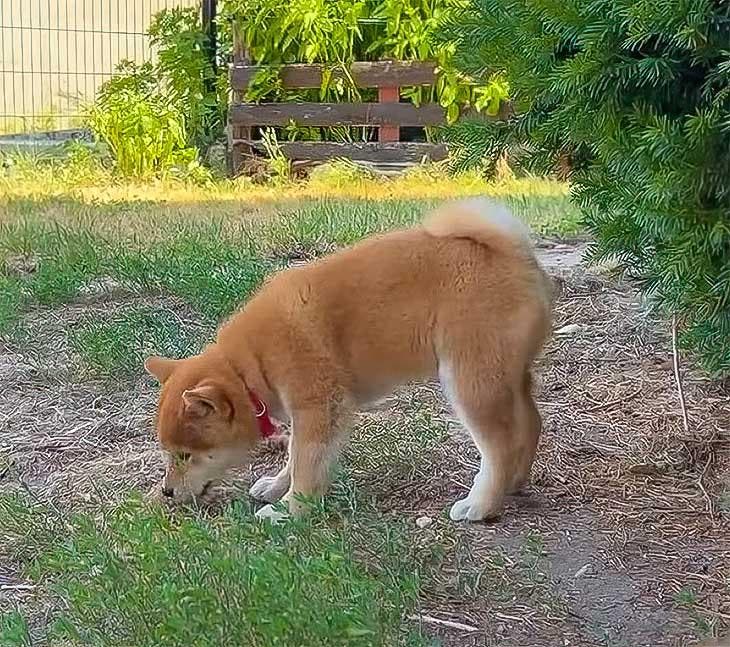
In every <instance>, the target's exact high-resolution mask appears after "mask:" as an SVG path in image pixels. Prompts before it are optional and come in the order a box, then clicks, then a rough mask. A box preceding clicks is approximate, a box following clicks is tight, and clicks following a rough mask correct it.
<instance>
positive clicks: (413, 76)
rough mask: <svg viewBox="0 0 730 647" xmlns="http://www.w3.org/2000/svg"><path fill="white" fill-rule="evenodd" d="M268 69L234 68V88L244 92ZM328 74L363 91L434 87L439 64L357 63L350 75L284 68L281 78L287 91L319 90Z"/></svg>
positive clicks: (341, 71)
mask: <svg viewBox="0 0 730 647" xmlns="http://www.w3.org/2000/svg"><path fill="white" fill-rule="evenodd" d="M262 69H268V67H266V66H259V65H245V64H236V65H234V66H233V67H232V68H231V88H232V89H233V90H238V91H241V92H245V91H246V89H247V88H248V86H249V83H250V82H251V79H253V78H254V76H256V74H257V73H258V72H259V71H260V70H262ZM326 71H328V72H329V73H330V74H331V80H336V79H344V80H345V81H350V79H352V81H353V82H354V83H355V85H356V86H358V87H360V88H379V87H386V86H409V85H411V86H412V85H431V84H432V83H433V82H434V81H435V80H436V63H433V62H422V61H376V62H357V63H353V64H352V65H351V66H350V69H349V73H348V72H346V71H345V70H344V69H343V68H342V67H331V66H330V67H325V66H324V65H317V64H295V65H294V64H293V65H282V66H281V67H280V68H279V69H278V73H279V78H280V79H281V83H282V85H283V86H284V87H285V88H295V89H296V88H300V89H305V88H320V87H322V78H323V74H324V73H325V72H326Z"/></svg>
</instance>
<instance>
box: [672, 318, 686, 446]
mask: <svg viewBox="0 0 730 647" xmlns="http://www.w3.org/2000/svg"><path fill="white" fill-rule="evenodd" d="M672 364H673V366H674V380H675V382H676V383H677V393H678V394H679V405H680V407H682V424H683V425H684V432H685V433H686V434H689V418H688V416H687V405H686V403H685V400H684V388H683V387H682V376H681V375H680V374H679V351H678V350H677V315H676V314H673V315H672Z"/></svg>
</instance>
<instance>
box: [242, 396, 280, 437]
mask: <svg viewBox="0 0 730 647" xmlns="http://www.w3.org/2000/svg"><path fill="white" fill-rule="evenodd" d="M248 397H249V398H251V404H252V405H253V413H254V415H255V416H256V420H257V421H258V423H259V432H260V433H261V437H262V438H271V437H272V436H276V434H278V433H279V430H278V429H277V428H276V425H275V424H274V422H273V420H272V419H271V417H270V416H269V411H268V409H267V408H266V404H264V402H263V400H261V398H259V397H258V396H257V395H256V394H255V393H254V392H253V391H252V390H251V389H248Z"/></svg>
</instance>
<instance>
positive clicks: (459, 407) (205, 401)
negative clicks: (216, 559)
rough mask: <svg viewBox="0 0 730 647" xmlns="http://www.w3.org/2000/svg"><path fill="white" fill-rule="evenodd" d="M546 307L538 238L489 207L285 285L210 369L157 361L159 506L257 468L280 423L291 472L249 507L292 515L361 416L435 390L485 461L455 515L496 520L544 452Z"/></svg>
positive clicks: (323, 483)
mask: <svg viewBox="0 0 730 647" xmlns="http://www.w3.org/2000/svg"><path fill="white" fill-rule="evenodd" d="M551 293H552V290H551V284H550V281H549V279H548V277H547V276H546V274H545V273H544V272H543V270H542V269H541V268H540V266H539V265H538V262H537V260H536V258H535V255H534V253H533V249H532V245H531V242H530V236H529V232H528V230H527V228H526V227H525V226H524V225H523V224H522V223H521V222H520V221H519V220H518V219H516V218H515V217H514V216H512V214H511V213H510V212H509V211H508V210H507V209H506V208H505V207H504V206H501V205H499V204H494V203H491V202H488V201H486V200H480V199H475V200H467V201H463V202H459V203H455V204H450V205H447V206H444V207H442V208H440V209H438V210H437V211H436V212H435V213H433V214H431V215H430V216H428V217H427V218H426V219H425V221H424V222H423V223H422V224H420V225H418V226H415V227H413V228H411V229H405V230H402V231H394V232H391V233H387V234H384V235H380V236H375V237H372V238H369V239H367V240H364V241H362V242H360V243H358V244H356V245H353V246H352V247H349V248H347V249H344V250H342V251H339V252H337V253H334V254H332V255H330V256H327V257H324V258H322V259H320V260H317V261H315V262H313V263H310V264H309V265H306V266H302V267H298V268H294V269H289V270H286V271H283V272H280V273H278V274H276V275H274V276H273V277H272V278H271V279H270V280H268V281H267V282H266V283H265V284H264V285H263V286H262V287H261V289H260V290H259V291H258V293H257V294H255V295H254V296H253V297H252V298H251V299H250V300H249V301H248V302H247V303H245V304H244V305H243V306H242V308H241V310H240V311H239V312H238V313H236V314H235V315H233V316H232V317H231V318H230V319H229V320H228V321H227V322H226V323H225V324H223V326H222V327H221V328H220V330H219V332H218V335H217V338H216V340H215V342H214V343H213V344H211V345H210V346H208V347H207V348H206V349H205V350H204V351H203V352H202V353H201V354H200V355H197V356H194V357H189V358H186V359H179V360H173V359H164V358H160V357H150V358H149V359H148V360H147V361H146V364H145V366H146V368H147V370H148V371H149V372H150V373H151V374H152V375H154V376H155V377H156V378H157V379H158V380H159V381H160V383H161V384H162V390H161V395H160V403H159V410H158V416H157V434H158V438H159V442H160V444H161V446H162V448H163V449H164V451H165V452H166V454H167V456H168V466H167V471H166V475H165V479H164V483H163V485H162V487H163V492H164V494H165V495H167V496H169V497H173V498H175V499H185V498H189V497H191V496H200V495H201V494H203V493H204V492H205V490H206V488H207V487H208V485H209V484H210V483H211V482H212V481H214V480H216V479H218V478H220V477H221V476H222V475H223V474H224V473H225V471H226V470H227V469H228V468H230V467H233V466H236V465H242V464H244V465H245V464H246V462H247V460H248V456H249V453H250V451H251V449H252V448H253V447H254V446H255V445H256V444H257V443H258V442H259V441H260V440H261V439H262V438H264V437H266V436H269V435H271V433H272V431H273V424H272V418H274V419H279V420H290V421H291V423H292V432H291V439H290V442H289V456H288V461H287V463H286V466H285V467H284V468H283V469H282V470H281V471H280V472H279V473H278V474H276V475H273V476H268V477H264V478H261V479H259V480H258V481H257V482H256V483H254V484H253V486H252V487H251V491H250V493H251V496H252V497H254V498H256V499H260V500H263V501H267V502H270V503H273V502H276V501H278V500H280V499H283V501H285V502H286V504H287V506H288V509H289V511H290V512H291V513H296V512H298V511H299V510H300V509H301V507H302V503H301V500H300V498H299V497H300V495H301V496H302V497H311V496H321V495H322V494H324V493H325V491H326V489H327V487H328V479H329V473H330V467H331V466H332V463H333V461H335V460H336V458H337V455H338V452H339V450H340V448H341V446H342V444H343V443H344V442H346V440H347V437H348V428H349V426H350V422H351V419H352V415H353V413H354V412H355V411H357V410H358V408H360V407H363V406H365V405H367V404H368V403H370V402H373V401H375V400H378V399H380V398H382V397H384V396H386V395H388V394H389V393H390V392H391V391H392V390H393V389H394V388H395V387H397V386H399V385H402V384H404V383H407V382H411V381H414V380H423V379H431V378H438V380H439V381H440V383H441V385H442V387H443V390H444V392H445V394H446V396H447V397H448V399H449V401H450V402H451V404H452V405H453V408H454V411H455V412H456V414H457V415H458V417H459V418H460V420H461V421H462V423H463V424H464V426H465V427H466V428H467V429H468V430H469V432H470V433H471V436H472V438H473V439H474V443H475V444H476V446H477V448H478V449H479V452H480V455H481V467H480V469H479V472H478V473H477V474H476V476H475V478H474V482H473V485H472V487H471V490H470V491H469V493H468V494H467V495H466V496H465V497H464V498H463V499H460V500H458V501H456V502H455V503H454V504H453V506H452V507H451V511H450V516H451V518H452V519H454V520H462V519H468V520H470V521H478V520H481V519H486V518H489V517H495V516H498V515H499V514H500V513H501V511H502V507H503V501H504V497H505V495H506V494H507V493H510V492H512V491H515V490H517V489H518V488H519V487H520V486H521V485H522V484H523V483H524V482H525V481H526V480H527V479H528V477H529V473H530V468H531V466H532V462H533V460H534V456H535V451H536V448H537V443H538V437H539V434H540V428H541V421H540V415H539V413H538V411H537V408H536V406H535V402H534V400H533V397H532V393H531V385H532V379H531V368H532V364H533V361H534V360H535V357H536V356H537V355H538V354H539V352H540V351H541V349H542V347H543V344H544V343H545V340H546V338H547V336H548V334H549V331H550V327H551ZM275 512H276V511H275V510H274V509H273V507H272V506H266V507H264V508H262V509H261V510H260V511H259V513H258V514H259V515H260V516H262V517H266V516H269V517H270V516H272V515H273V514H274V513H275Z"/></svg>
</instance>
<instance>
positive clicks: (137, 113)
mask: <svg viewBox="0 0 730 647" xmlns="http://www.w3.org/2000/svg"><path fill="white" fill-rule="evenodd" d="M150 37H151V43H152V45H153V47H154V48H155V50H156V52H157V60H156V62H155V63H152V62H145V63H143V64H139V65H138V64H136V63H134V62H132V61H122V62H121V63H120V65H119V66H118V67H117V70H116V73H115V75H114V76H113V77H112V78H111V79H110V80H108V81H107V82H106V83H104V84H103V85H102V87H101V89H100V90H99V92H98V94H97V97H96V100H95V102H94V104H93V105H92V106H91V107H90V108H89V110H88V114H87V120H88V123H89V126H90V127H91V129H92V130H93V131H94V133H95V134H96V135H97V137H98V138H99V139H101V140H102V141H103V142H104V143H106V144H107V145H108V147H109V149H110V152H111V154H112V156H113V158H114V161H115V165H116V168H117V170H118V171H119V172H120V173H122V174H123V175H128V176H137V177H139V176H142V177H144V176H149V175H152V174H159V173H161V172H165V171H169V170H174V169H185V170H186V171H187V172H188V174H191V175H194V176H200V173H199V171H198V165H197V157H198V149H200V148H201V147H204V146H206V145H208V144H210V143H211V142H212V141H214V140H215V139H216V138H217V137H218V136H219V135H220V134H221V132H222V128H223V123H224V119H223V115H224V114H225V107H226V102H225V99H224V98H225V96H226V92H225V89H224V86H223V80H222V75H219V76H216V74H215V71H214V70H213V68H212V66H211V63H210V61H209V58H208V54H207V52H206V48H207V40H206V36H205V34H204V33H203V32H202V27H201V25H200V18H199V12H198V11H197V9H196V8H194V7H190V8H186V9H181V8H174V9H164V10H162V11H161V12H159V13H157V14H156V15H155V16H154V17H153V19H152V23H151V25H150Z"/></svg>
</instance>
